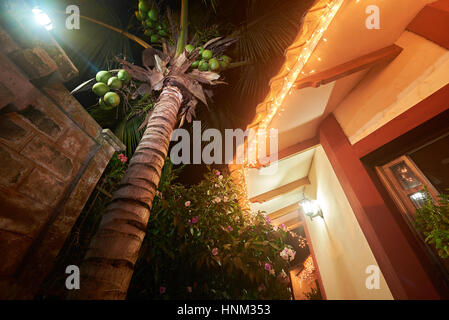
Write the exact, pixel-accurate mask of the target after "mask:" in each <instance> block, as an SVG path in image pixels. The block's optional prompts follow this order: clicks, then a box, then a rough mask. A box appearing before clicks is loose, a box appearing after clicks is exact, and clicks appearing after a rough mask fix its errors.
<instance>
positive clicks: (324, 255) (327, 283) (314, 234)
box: [306, 146, 393, 300]
mask: <svg viewBox="0 0 449 320" xmlns="http://www.w3.org/2000/svg"><path fill="white" fill-rule="evenodd" d="M309 179H310V182H311V185H310V186H308V187H307V188H306V195H307V196H308V197H309V198H310V199H317V200H318V202H319V204H320V206H321V208H322V210H323V214H324V220H323V219H321V218H319V217H318V218H314V219H313V221H310V219H309V218H308V217H307V219H306V221H307V222H306V224H307V228H308V231H309V234H310V238H311V242H312V246H313V250H314V252H315V257H316V260H317V264H318V268H319V270H320V274H321V278H322V282H323V286H324V290H325V292H326V296H327V299H330V300H332V299H357V300H358V299H393V297H392V295H391V293H390V290H389V288H388V285H387V284H386V282H385V279H384V278H383V275H381V277H380V279H381V280H380V289H378V290H368V289H367V288H366V285H365V281H366V278H367V277H368V276H369V275H368V274H366V273H365V270H366V268H367V266H369V265H377V262H376V260H375V258H374V256H373V254H372V252H371V249H370V247H369V245H368V242H367V241H366V239H365V236H364V235H363V232H362V230H361V229H360V226H359V224H358V222H357V220H356V218H355V216H354V212H353V211H352V209H351V207H350V204H349V202H348V200H347V198H346V196H345V194H344V191H343V189H342V187H341V186H340V183H339V181H338V179H337V176H336V175H335V173H334V171H333V168H332V166H331V164H330V162H329V160H328V158H327V156H326V154H325V152H324V150H323V148H322V147H321V146H320V147H318V148H317V149H316V151H315V156H314V160H313V162H312V166H311V169H310V173H309Z"/></svg>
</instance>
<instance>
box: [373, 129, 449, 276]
mask: <svg viewBox="0 0 449 320" xmlns="http://www.w3.org/2000/svg"><path fill="white" fill-rule="evenodd" d="M375 169H376V172H377V174H378V176H379V178H380V180H381V182H382V184H383V185H384V186H385V188H386V189H387V191H388V193H389V194H390V196H391V198H392V199H393V201H394V202H395V204H396V206H397V207H398V208H399V210H400V212H401V213H402V215H403V216H404V218H405V220H406V221H407V222H408V224H409V226H410V229H411V230H412V231H413V233H414V234H415V236H416V237H418V238H419V239H420V240H421V243H422V244H423V245H424V247H425V248H426V251H427V253H428V254H429V256H430V257H431V259H432V260H433V261H434V263H435V264H436V265H438V266H439V268H441V270H442V272H443V274H444V275H445V278H446V281H448V282H449V259H441V258H440V257H438V255H437V253H436V250H435V248H434V246H433V245H427V244H424V235H423V234H422V233H421V232H419V231H418V230H417V229H416V228H415V223H414V221H415V214H416V209H418V208H421V207H422V206H423V205H424V203H425V201H426V200H427V199H426V193H425V190H424V188H427V190H428V191H429V193H430V196H431V197H432V200H433V201H437V199H438V194H440V193H446V194H448V193H449V190H448V188H449V134H445V135H443V136H440V137H439V138H437V139H434V140H433V141H430V142H428V143H426V144H424V145H422V146H420V147H418V148H415V149H413V150H411V151H409V152H407V153H406V154H404V155H402V156H400V157H398V158H396V159H394V160H393V161H390V162H388V163H387V164H384V165H380V166H376V167H375Z"/></svg>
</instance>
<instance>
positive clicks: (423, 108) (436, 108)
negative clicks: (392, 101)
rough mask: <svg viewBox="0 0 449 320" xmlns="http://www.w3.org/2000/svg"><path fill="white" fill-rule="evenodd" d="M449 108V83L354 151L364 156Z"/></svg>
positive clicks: (373, 134)
mask: <svg viewBox="0 0 449 320" xmlns="http://www.w3.org/2000/svg"><path fill="white" fill-rule="evenodd" d="M448 30H449V29H448ZM448 34H449V31H448ZM448 109H449V84H447V85H446V86H444V87H443V88H442V89H440V90H438V91H437V92H435V93H434V94H432V95H431V96H429V97H428V98H426V99H425V100H423V101H421V102H420V103H418V104H417V105H415V106H414V107H412V108H410V109H409V110H407V111H405V112H404V113H402V114H401V115H399V116H397V117H396V118H394V119H393V120H391V121H390V122H388V123H387V124H385V125H384V126H382V127H381V128H379V129H377V130H376V131H374V132H373V133H371V134H370V135H368V136H367V137H365V138H363V139H362V140H360V141H359V142H357V143H355V144H354V146H353V147H354V151H355V153H356V154H357V156H358V157H359V158H362V157H364V156H366V155H367V154H369V153H371V152H373V151H374V150H376V149H378V148H380V147H381V146H383V145H385V144H387V143H388V142H391V141H393V140H394V139H396V138H398V137H400V136H402V135H403V134H404V133H406V132H408V131H410V130H412V129H414V128H416V127H418V126H419V125H421V124H423V123H424V122H426V121H428V120H430V119H432V118H433V117H435V116H437V115H438V114H440V113H442V112H444V111H446V110H448Z"/></svg>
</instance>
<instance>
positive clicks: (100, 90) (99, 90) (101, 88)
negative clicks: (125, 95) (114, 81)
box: [92, 82, 109, 97]
mask: <svg viewBox="0 0 449 320" xmlns="http://www.w3.org/2000/svg"><path fill="white" fill-rule="evenodd" d="M92 91H93V93H95V94H96V95H97V96H99V97H102V96H104V95H105V94H106V93H107V92H108V91H109V88H108V86H107V85H105V84H104V83H103V82H97V83H96V84H94V86H93V87H92Z"/></svg>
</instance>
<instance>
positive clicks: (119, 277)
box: [70, 85, 183, 299]
mask: <svg viewBox="0 0 449 320" xmlns="http://www.w3.org/2000/svg"><path fill="white" fill-rule="evenodd" d="M182 99H183V96H182V94H181V91H180V90H179V89H178V88H177V87H174V86H171V85H167V86H165V87H164V89H163V91H162V93H161V95H160V98H159V101H158V103H156V106H155V108H154V111H153V114H152V115H151V117H150V119H149V121H148V124H147V127H146V130H145V133H144V135H143V137H142V140H141V141H140V143H139V146H138V147H137V149H136V151H135V153H134V156H133V157H132V159H131V160H130V163H129V167H128V170H127V172H126V174H125V176H124V177H123V179H122V181H121V184H120V187H119V189H118V190H117V191H116V192H115V193H114V195H113V198H112V202H111V203H110V204H109V206H108V207H107V209H106V213H105V214H104V216H103V218H102V220H101V223H100V227H99V229H98V231H97V233H96V235H95V236H94V237H93V239H92V241H91V243H90V246H89V250H88V252H87V253H86V256H85V257H84V261H83V263H82V264H81V266H80V273H81V281H80V287H81V288H80V290H74V291H73V292H72V293H73V294H71V296H70V298H72V299H124V298H125V297H126V292H127V290H128V286H129V283H130V281H131V277H132V274H133V270H134V265H135V263H136V260H137V258H138V255H139V250H140V247H141V245H142V241H143V239H144V237H145V233H146V228H147V223H148V218H149V216H150V210H151V206H152V202H153V198H154V195H155V193H156V189H157V186H158V184H159V180H160V177H161V170H162V167H163V165H164V162H165V157H166V156H167V152H168V147H169V144H170V137H171V134H172V132H173V129H174V127H175V124H176V121H177V119H178V112H179V108H180V106H181V103H182Z"/></svg>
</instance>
